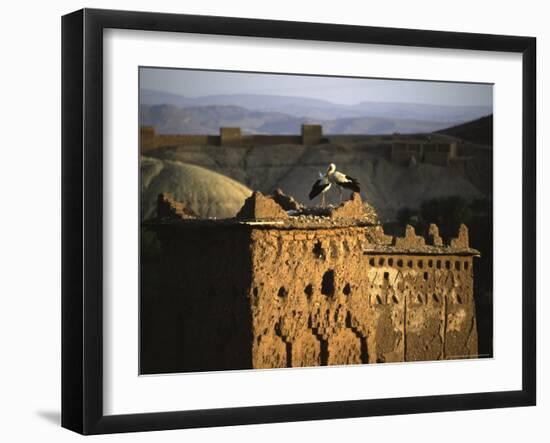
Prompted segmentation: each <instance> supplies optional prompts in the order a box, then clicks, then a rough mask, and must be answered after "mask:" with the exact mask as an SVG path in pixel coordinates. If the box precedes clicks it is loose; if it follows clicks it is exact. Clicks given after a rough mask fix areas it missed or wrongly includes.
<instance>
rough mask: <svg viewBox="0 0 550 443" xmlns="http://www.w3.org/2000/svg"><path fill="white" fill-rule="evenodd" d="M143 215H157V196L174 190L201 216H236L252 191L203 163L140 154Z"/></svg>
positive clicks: (172, 192)
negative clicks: (209, 168) (202, 164)
mask: <svg viewBox="0 0 550 443" xmlns="http://www.w3.org/2000/svg"><path fill="white" fill-rule="evenodd" d="M140 163H141V194H140V195H141V219H142V220H145V219H148V218H151V217H153V216H155V211H156V201H157V196H158V195H159V194H160V193H162V192H169V193H171V194H172V195H173V196H174V198H175V199H176V200H178V201H180V202H182V203H183V204H184V205H185V206H186V207H187V208H189V209H191V210H192V211H193V212H194V213H195V214H198V215H199V216H200V217H221V218H223V217H233V216H235V214H236V213H237V212H238V210H239V209H240V208H241V206H242V205H243V204H244V201H245V199H246V198H247V197H249V196H250V194H251V193H252V191H251V190H250V189H248V188H247V187H246V186H244V185H242V184H241V183H239V182H237V181H235V180H233V179H231V178H229V177H226V176H224V175H222V174H220V173H217V172H214V171H211V170H208V169H206V168H203V167H201V166H197V165H190V164H186V163H182V162H179V161H171V160H164V159H156V158H150V157H141V161H140Z"/></svg>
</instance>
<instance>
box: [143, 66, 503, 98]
mask: <svg viewBox="0 0 550 443" xmlns="http://www.w3.org/2000/svg"><path fill="white" fill-rule="evenodd" d="M140 87H141V88H143V89H152V90H156V91H162V92H170V93H173V94H178V95H184V96H188V97H200V96H205V95H218V94H269V95H285V96H299V97H309V98H317V99H322V100H328V101H331V102H334V103H341V104H355V103H359V102H362V101H374V102H400V103H427V104H441V105H481V106H492V104H493V87H492V85H488V84H473V83H449V82H431V81H409V80H380V79H367V78H346V77H314V76H299V75H282V74H256V73H242V72H223V71H221V72H220V71H193V70H186V69H162V68H141V70H140Z"/></svg>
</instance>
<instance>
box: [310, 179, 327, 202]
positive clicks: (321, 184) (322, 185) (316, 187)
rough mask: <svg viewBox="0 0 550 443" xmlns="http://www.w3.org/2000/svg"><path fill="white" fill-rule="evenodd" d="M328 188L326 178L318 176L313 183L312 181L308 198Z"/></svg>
mask: <svg viewBox="0 0 550 443" xmlns="http://www.w3.org/2000/svg"><path fill="white" fill-rule="evenodd" d="M328 188H330V182H329V181H328V180H327V179H326V178H320V179H319V180H317V181H316V182H315V183H313V186H312V188H311V191H310V192H309V199H310V200H313V199H314V198H315V197H317V196H318V195H319V194H321V193H322V192H323V191H325V190H328Z"/></svg>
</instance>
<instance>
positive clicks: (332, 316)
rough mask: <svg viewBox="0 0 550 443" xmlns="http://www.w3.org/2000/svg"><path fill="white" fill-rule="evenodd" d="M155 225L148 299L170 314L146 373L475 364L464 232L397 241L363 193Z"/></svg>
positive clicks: (266, 203)
mask: <svg viewBox="0 0 550 443" xmlns="http://www.w3.org/2000/svg"><path fill="white" fill-rule="evenodd" d="M159 201H160V200H159ZM163 201H164V202H165V203H166V199H163ZM358 202H359V203H358ZM352 208H355V209H352ZM321 212H322V211H321ZM150 228H151V229H154V230H155V231H156V232H157V233H158V236H159V239H160V244H161V248H162V254H161V259H162V266H161V267H160V268H161V269H162V277H161V282H162V287H161V288H160V289H159V293H158V294H153V295H154V296H156V297H160V298H161V299H163V300H164V302H163V304H162V306H164V308H160V309H161V311H163V309H164V311H166V312H164V311H163V312H164V313H166V314H167V315H165V316H164V317H163V318H164V326H163V328H165V329H163V328H161V330H157V332H156V333H157V334H158V335H159V337H157V340H154V342H155V343H162V346H163V347H164V349H165V354H164V357H163V356H159V358H158V359H157V360H156V361H157V365H158V367H157V368H151V370H150V371H151V372H170V371H192V370H216V369H242V368H275V367H297V366H318V365H341V364H360V363H381V362H401V361H418V360H437V359H457V358H471V357H476V356H477V330H476V320H475V301H474V297H473V259H474V257H475V256H477V255H478V251H476V250H474V249H471V248H470V247H469V244H468V230H467V228H466V226H464V225H462V226H461V228H460V230H459V232H458V234H457V236H456V238H453V239H442V238H441V237H440V235H439V232H438V229H437V227H436V226H435V225H431V226H430V229H429V232H428V233H426V235H422V236H421V235H417V234H416V233H415V232H414V229H413V228H412V227H410V226H408V227H407V228H406V231H405V233H404V235H403V236H398V237H393V236H388V235H386V234H384V232H383V230H382V228H381V226H379V225H377V224H376V223H375V221H374V220H373V218H372V217H371V216H370V215H366V214H365V213H363V212H362V210H361V201H360V198H359V196H358V194H356V195H354V196H353V198H352V200H351V201H348V202H345V203H344V204H343V206H342V207H341V208H339V209H327V210H325V212H324V213H322V215H318V214H315V213H311V212H307V211H306V210H305V209H304V208H301V209H298V210H292V211H289V212H286V211H284V210H282V208H281V207H280V206H279V205H277V203H276V202H275V200H273V199H271V198H268V197H266V196H262V195H261V194H259V193H255V194H253V196H252V197H251V198H250V199H249V200H248V201H247V203H246V204H245V207H243V210H242V211H241V214H240V215H239V218H236V219H230V220H197V219H190V218H188V217H182V218H178V217H165V218H162V219H158V220H156V221H155V222H154V223H152V224H151V225H150ZM163 312H159V315H161V314H162V315H164V313H163ZM145 372H148V371H147V370H145Z"/></svg>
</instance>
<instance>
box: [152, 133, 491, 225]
mask: <svg viewBox="0 0 550 443" xmlns="http://www.w3.org/2000/svg"><path fill="white" fill-rule="evenodd" d="M142 158H143V161H142V171H143V172H142V173H143V174H144V179H143V180H144V186H145V188H144V190H145V192H144V195H143V198H144V208H152V207H153V205H154V203H155V200H154V199H155V198H156V194H158V193H159V192H172V193H174V194H175V195H176V197H177V198H178V199H179V200H180V201H183V202H185V203H186V204H188V205H190V207H191V208H192V209H193V210H196V209H195V208H198V207H199V202H201V203H200V205H202V207H201V208H200V209H199V212H201V213H203V214H209V215H210V216H217V217H222V216H228V215H234V213H233V214H232V213H231V212H232V211H234V212H235V213H236V210H237V209H238V208H239V207H240V205H242V202H243V201H244V198H246V196H248V195H249V193H250V189H253V190H259V191H261V192H263V193H271V192H272V191H273V190H274V189H276V188H281V189H282V190H283V191H284V192H285V193H288V194H290V195H293V196H294V197H295V198H296V199H297V200H298V201H300V202H301V203H304V204H316V203H318V202H317V201H314V202H313V203H310V202H309V199H308V194H309V191H310V189H311V186H312V184H313V182H314V181H315V180H316V179H317V178H318V175H319V172H324V171H325V169H326V167H327V166H328V164H330V163H335V164H336V166H337V168H338V170H340V171H342V172H344V173H346V174H348V175H350V176H352V177H355V178H357V179H358V180H359V182H360V183H361V195H362V197H363V199H364V200H366V201H368V202H369V203H370V204H371V205H372V206H374V207H375V208H376V210H377V211H378V213H379V215H380V216H381V218H382V220H383V221H384V220H386V221H387V220H392V219H394V218H395V216H396V213H397V211H398V210H399V209H401V208H403V207H405V206H406V207H412V208H414V207H418V206H419V205H420V204H421V203H422V201H424V200H427V199H432V198H438V197H446V196H452V195H459V196H461V197H464V198H466V199H474V198H481V197H484V196H485V194H486V189H484V188H487V187H489V188H490V186H489V185H487V186H484V184H483V183H482V182H483V176H482V175H481V174H479V173H477V176H476V177H475V178H476V179H475V180H473V179H472V177H469V175H468V171H472V170H473V171H478V170H479V169H480V167H478V168H476V159H475V158H473V159H471V160H470V161H469V164H470V166H468V167H466V168H455V167H444V166H436V165H432V164H424V163H418V164H416V165H414V166H403V165H398V164H394V163H392V162H391V161H390V160H389V157H388V155H387V150H385V151H381V150H376V149H371V148H369V147H367V146H365V145H362V144H361V143H353V142H350V143H338V144H335V143H328V144H321V145H316V146H304V145H277V146H254V147H228V146H180V147H166V148H159V149H156V150H153V151H151V152H148V157H142ZM190 165H195V166H199V167H201V168H203V169H200V170H201V171H205V170H209V171H213V172H214V173H216V174H215V175H214V176H216V177H219V174H221V175H222V176H225V177H230V178H231V179H233V180H235V181H237V182H238V183H242V185H241V186H238V183H235V182H234V181H229V182H228V183H231V186H225V185H223V184H221V182H220V181H219V180H214V181H209V180H206V181H199V180H198V179H197V177H196V176H195V175H193V176H190V175H188V174H187V172H186V173H183V172H182V171H188V170H189V168H190ZM161 166H163V168H164V169H162V171H161V172H160V173H157V172H155V171H156V170H157V169H158V168H160V167H161ZM478 166H480V165H478ZM193 170H194V169H193ZM150 176H155V177H156V178H155V181H154V182H153V183H152V184H149V177H150ZM191 177H193V179H192V180H191ZM476 181H477V182H478V183H476ZM474 183H476V184H474ZM163 186H164V188H163ZM212 187H215V189H214V188H212ZM220 187H221V188H222V191H223V192H222V191H220ZM204 193H206V194H207V195H209V196H210V197H209V199H210V200H209V201H212V202H214V201H216V202H217V203H216V204H215V205H214V206H212V207H211V208H206V206H207V205H209V204H210V203H208V202H207V201H203V200H202V197H201V196H200V195H203V194H204ZM247 193H248V194H247ZM199 194H200V195H199ZM225 199H229V200H231V201H234V204H229V203H228V204H224V205H223V212H219V210H220V209H221V208H222V206H221V205H222V203H221V201H223V200H225ZM339 199H340V195H339V193H338V190H336V189H331V190H330V191H329V192H328V194H327V202H332V203H337V202H339ZM230 208H232V209H230ZM149 214H150V210H149V209H147V210H146V213H145V214H143V215H145V216H147V215H149Z"/></svg>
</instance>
